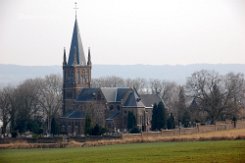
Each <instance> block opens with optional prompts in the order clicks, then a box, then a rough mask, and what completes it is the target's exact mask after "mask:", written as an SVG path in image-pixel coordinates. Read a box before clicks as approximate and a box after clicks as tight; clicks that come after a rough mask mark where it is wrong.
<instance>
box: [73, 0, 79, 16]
mask: <svg viewBox="0 0 245 163" xmlns="http://www.w3.org/2000/svg"><path fill="white" fill-rule="evenodd" d="M74 4H75V7H74V10H75V18H77V10H78V7H77V2H75V3H74Z"/></svg>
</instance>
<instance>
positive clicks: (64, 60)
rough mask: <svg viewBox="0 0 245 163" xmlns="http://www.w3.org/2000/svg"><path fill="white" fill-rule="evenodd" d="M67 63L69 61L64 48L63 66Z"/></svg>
mask: <svg viewBox="0 0 245 163" xmlns="http://www.w3.org/2000/svg"><path fill="white" fill-rule="evenodd" d="M65 65H67V62H66V49H65V48H64V58H63V66H65Z"/></svg>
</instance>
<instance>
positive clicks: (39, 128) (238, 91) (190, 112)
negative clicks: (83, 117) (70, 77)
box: [0, 70, 245, 134]
mask: <svg viewBox="0 0 245 163" xmlns="http://www.w3.org/2000/svg"><path fill="white" fill-rule="evenodd" d="M244 84H245V83H244V75H243V74H242V73H228V74H225V75H221V74H219V73H217V72H215V71H207V70H201V71H197V72H194V73H193V74H192V75H191V76H189V77H187V80H186V83H185V84H184V85H179V84H177V83H175V82H170V81H167V80H159V79H157V77H156V79H144V78H135V79H123V78H120V77H117V76H108V77H100V78H95V79H93V80H92V87H132V88H134V89H135V90H136V91H137V92H138V93H139V94H158V95H159V96H160V97H161V98H162V99H163V101H164V103H163V104H161V105H163V107H164V109H165V111H163V112H162V113H161V110H159V109H158V110H157V108H162V106H158V105H160V104H156V106H155V105H154V108H153V114H154V112H155V113H157V115H161V116H162V117H163V119H164V120H163V121H162V120H161V118H160V119H159V117H158V118H156V119H158V120H156V121H155V119H154V117H153V121H152V125H153V126H152V129H153V130H155V129H160V128H172V127H173V126H175V125H176V124H177V125H181V126H184V127H190V126H192V125H193V123H210V124H214V123H215V122H216V121H218V120H226V119H232V118H234V117H236V118H238V117H239V115H240V114H239V113H240V112H241V110H242V109H243V110H244V104H245V101H244V99H245V97H244V96H245V85H244ZM159 112H160V113H159ZM61 113H62V77H61V76H59V75H48V76H46V77H44V78H36V79H28V80H25V81H24V82H23V83H21V84H19V85H18V86H16V87H11V86H8V87H4V88H2V89H1V90H0V121H2V123H3V124H2V129H1V130H2V131H1V132H2V133H3V134H6V132H7V128H9V132H11V133H13V134H14V133H20V134H21V133H24V132H26V131H31V132H34V133H37V134H38V133H46V134H56V133H58V132H59V131H58V129H59V128H58V124H59V117H60V116H61ZM163 114H164V115H163ZM153 116H154V115H153ZM240 116H241V115H240ZM173 121H174V123H172V122H173ZM130 123H131V122H130ZM132 124H134V123H133V122H132ZM159 124H162V125H160V126H158V125H159ZM154 125H155V126H154ZM133 126H134V125H131V126H129V128H133Z"/></svg>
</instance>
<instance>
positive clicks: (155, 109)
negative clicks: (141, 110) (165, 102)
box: [151, 104, 158, 130]
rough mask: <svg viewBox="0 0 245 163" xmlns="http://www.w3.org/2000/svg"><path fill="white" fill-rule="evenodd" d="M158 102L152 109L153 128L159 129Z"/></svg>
mask: <svg viewBox="0 0 245 163" xmlns="http://www.w3.org/2000/svg"><path fill="white" fill-rule="evenodd" d="M157 116H158V114H157V104H154V106H153V110H152V119H151V130H156V129H157Z"/></svg>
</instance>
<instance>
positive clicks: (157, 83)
mask: <svg viewBox="0 0 245 163" xmlns="http://www.w3.org/2000/svg"><path fill="white" fill-rule="evenodd" d="M149 85H150V88H151V92H152V94H160V93H161V92H162V84H161V80H159V79H150V81H149Z"/></svg>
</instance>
